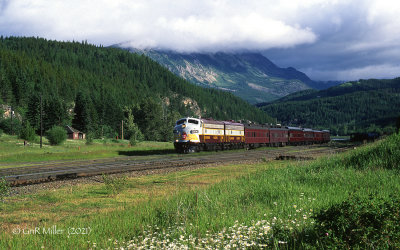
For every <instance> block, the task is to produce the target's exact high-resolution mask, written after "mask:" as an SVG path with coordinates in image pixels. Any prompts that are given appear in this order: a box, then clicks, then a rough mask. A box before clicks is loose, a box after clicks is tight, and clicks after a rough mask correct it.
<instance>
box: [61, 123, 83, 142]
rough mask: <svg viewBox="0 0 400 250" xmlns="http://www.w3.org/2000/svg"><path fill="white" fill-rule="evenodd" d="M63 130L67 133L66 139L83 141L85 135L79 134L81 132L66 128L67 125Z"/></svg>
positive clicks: (69, 127)
mask: <svg viewBox="0 0 400 250" xmlns="http://www.w3.org/2000/svg"><path fill="white" fill-rule="evenodd" d="M65 130H66V131H67V134H68V139H72V140H83V139H85V138H86V134H85V133H83V132H81V131H79V130H77V129H74V128H73V127H71V126H68V125H67V126H65Z"/></svg>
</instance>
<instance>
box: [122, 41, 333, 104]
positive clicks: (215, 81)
mask: <svg viewBox="0 0 400 250" xmlns="http://www.w3.org/2000/svg"><path fill="white" fill-rule="evenodd" d="M117 46H119V47H124V46H123V45H122V44H120V45H117ZM128 49H129V50H130V51H132V52H134V53H138V54H145V55H147V56H149V57H150V58H152V59H153V60H155V61H157V62H158V63H160V64H162V65H164V66H165V67H166V68H168V69H169V70H170V71H172V72H173V73H175V74H176V75H179V76H181V77H183V78H185V79H186V80H189V81H191V82H193V83H195V84H197V85H200V86H203V87H211V88H217V89H221V90H224V91H228V92H232V93H233V94H235V95H236V96H239V97H241V98H242V99H244V100H246V101H248V102H249V103H252V104H256V103H260V102H266V101H271V100H275V99H278V98H280V97H283V96H286V95H288V94H290V93H293V92H297V91H301V90H305V89H310V88H316V89H323V88H327V87H329V86H332V85H333V84H335V83H332V82H331V83H323V82H315V81H312V80H311V79H310V78H309V77H308V76H307V75H305V74H304V73H302V72H300V71H297V70H296V69H294V68H292V67H289V68H279V67H278V66H276V65H275V64H274V63H273V62H271V61H270V60H268V59H267V58H266V57H264V56H263V55H261V54H259V53H222V52H218V53H178V52H174V51H161V50H152V49H146V50H139V49H134V48H128Z"/></svg>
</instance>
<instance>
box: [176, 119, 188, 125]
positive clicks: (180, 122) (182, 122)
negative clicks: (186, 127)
mask: <svg viewBox="0 0 400 250" xmlns="http://www.w3.org/2000/svg"><path fill="white" fill-rule="evenodd" d="M185 121H186V119H181V120H179V121H177V122H176V125H181V124H184V123H185Z"/></svg>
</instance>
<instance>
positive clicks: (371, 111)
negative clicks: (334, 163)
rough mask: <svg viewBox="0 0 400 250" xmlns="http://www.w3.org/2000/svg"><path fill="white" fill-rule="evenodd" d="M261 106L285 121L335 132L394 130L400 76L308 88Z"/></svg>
mask: <svg viewBox="0 0 400 250" xmlns="http://www.w3.org/2000/svg"><path fill="white" fill-rule="evenodd" d="M259 107H261V108H262V109H263V110H264V111H266V112H267V113H268V114H270V115H271V116H274V117H277V118H278V120H280V121H281V122H282V123H284V124H291V125H296V126H304V127H308V126H309V127H320V128H330V129H331V130H332V132H333V133H334V134H336V133H339V134H348V133H351V132H358V131H377V132H391V131H393V130H394V127H395V124H396V119H397V118H398V117H399V116H400V108H399V107H400V78H396V79H393V80H376V79H370V80H360V81H356V82H348V83H344V84H341V85H339V86H335V87H332V88H329V89H326V90H321V91H315V90H306V91H303V92H299V93H294V94H291V95H288V96H286V97H284V98H282V99H280V100H277V101H275V102H273V103H269V104H266V103H264V104H261V105H259Z"/></svg>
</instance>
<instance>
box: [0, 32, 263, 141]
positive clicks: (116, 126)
mask: <svg viewBox="0 0 400 250" xmlns="http://www.w3.org/2000/svg"><path fill="white" fill-rule="evenodd" d="M0 86H1V87H0V104H7V105H10V106H13V109H14V110H15V111H16V113H17V114H19V115H20V116H21V117H22V120H23V121H24V123H26V122H29V124H30V126H33V127H34V128H35V129H36V130H38V129H39V117H40V116H39V114H40V96H42V99H43V107H44V108H43V109H44V118H43V119H44V130H48V129H49V128H51V127H52V126H54V125H65V124H71V123H72V125H73V126H74V127H75V128H77V129H80V130H82V131H84V132H90V133H91V134H92V135H93V136H98V137H100V136H102V135H105V134H108V135H115V134H116V133H118V132H119V130H120V124H121V121H122V120H126V121H128V122H129V121H130V122H131V123H132V121H133V122H134V123H135V124H136V125H138V127H139V128H140V130H141V132H142V133H143V134H144V136H145V138H146V139H149V140H166V139H169V138H170V136H171V131H172V125H173V122H174V120H175V119H177V118H179V117H180V116H186V115H194V116H195V115H202V116H205V117H213V118H214V119H248V120H253V121H258V122H267V121H269V120H270V118H269V117H268V116H267V115H266V114H265V113H264V112H262V111H260V110H258V109H257V108H255V107H253V106H251V105H250V104H248V103H246V102H245V101H243V100H241V99H239V98H237V97H235V96H233V95H232V94H230V93H226V92H222V91H218V90H215V89H204V88H201V87H198V86H195V85H193V84H190V83H189V82H187V81H185V80H183V79H181V78H178V77H177V76H175V75H174V74H173V73H171V72H169V71H168V70H167V69H165V68H164V67H162V66H160V65H159V64H157V63H156V62H154V61H152V60H151V59H149V58H148V57H146V56H143V55H137V54H132V53H129V52H127V51H124V50H121V49H116V48H103V47H97V46H93V45H89V44H87V43H86V42H82V43H78V42H57V41H48V40H45V39H40V38H16V37H9V38H4V37H1V38H0ZM0 114H1V113H0ZM132 118H133V119H132ZM0 119H2V118H1V116H0ZM6 120H7V119H4V118H3V119H2V120H1V121H0V126H1V127H0V129H3V130H6V132H7V130H8V129H9V122H8V121H6ZM15 120H16V119H15ZM128 125H131V126H132V124H128Z"/></svg>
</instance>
